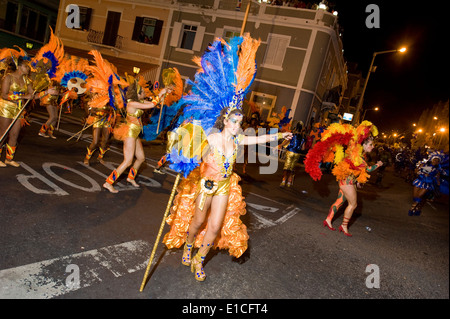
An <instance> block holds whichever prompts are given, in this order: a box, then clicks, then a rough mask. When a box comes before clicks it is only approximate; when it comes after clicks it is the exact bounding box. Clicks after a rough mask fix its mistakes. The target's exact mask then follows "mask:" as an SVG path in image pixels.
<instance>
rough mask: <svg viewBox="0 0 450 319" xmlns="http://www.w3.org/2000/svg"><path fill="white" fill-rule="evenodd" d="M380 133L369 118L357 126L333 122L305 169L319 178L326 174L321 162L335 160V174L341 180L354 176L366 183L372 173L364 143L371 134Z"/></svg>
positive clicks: (315, 178)
mask: <svg viewBox="0 0 450 319" xmlns="http://www.w3.org/2000/svg"><path fill="white" fill-rule="evenodd" d="M377 135H378V130H377V128H376V126H375V125H373V124H372V123H371V122H369V121H363V122H362V123H361V124H360V125H359V126H358V127H356V128H355V127H353V126H351V125H350V124H339V123H334V124H331V125H330V126H328V127H327V129H326V130H325V131H324V132H323V133H322V137H321V140H320V141H319V142H317V143H316V144H315V145H314V147H313V148H312V149H310V150H309V152H308V154H306V158H305V162H304V163H305V171H306V172H307V173H308V174H309V175H310V176H311V177H312V178H313V179H314V180H319V179H320V178H321V177H322V171H321V170H320V167H319V166H320V163H321V162H334V164H335V166H334V168H333V170H332V173H333V175H335V176H336V179H337V180H338V181H339V180H343V179H346V178H347V177H349V176H354V177H355V178H356V180H357V181H358V182H360V183H364V182H366V181H367V179H368V178H369V175H368V174H367V172H366V163H365V161H364V159H363V147H362V143H363V142H364V141H365V140H366V139H367V138H368V137H369V136H377Z"/></svg>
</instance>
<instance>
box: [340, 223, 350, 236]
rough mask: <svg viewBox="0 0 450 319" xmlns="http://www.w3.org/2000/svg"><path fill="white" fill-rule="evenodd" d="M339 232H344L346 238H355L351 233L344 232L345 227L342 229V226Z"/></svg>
mask: <svg viewBox="0 0 450 319" xmlns="http://www.w3.org/2000/svg"><path fill="white" fill-rule="evenodd" d="M339 232H343V233H344V235H345V236H348V237H352V236H353V235H352V234H350V233H349V232H346V231H345V230H344V227H342V225H341V226H339Z"/></svg>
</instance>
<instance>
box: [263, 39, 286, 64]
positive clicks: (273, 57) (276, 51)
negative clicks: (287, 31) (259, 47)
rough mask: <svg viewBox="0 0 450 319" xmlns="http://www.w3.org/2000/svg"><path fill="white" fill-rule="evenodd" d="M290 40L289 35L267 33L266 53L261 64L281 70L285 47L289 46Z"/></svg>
mask: <svg viewBox="0 0 450 319" xmlns="http://www.w3.org/2000/svg"><path fill="white" fill-rule="evenodd" d="M290 41H291V37H290V36H283V35H277V34H269V36H268V37H267V49H266V55H265V57H264V62H263V65H262V66H263V67H265V68H271V69H276V70H279V71H281V70H282V69H283V61H284V56H285V55H286V49H287V47H288V46H289V42H290Z"/></svg>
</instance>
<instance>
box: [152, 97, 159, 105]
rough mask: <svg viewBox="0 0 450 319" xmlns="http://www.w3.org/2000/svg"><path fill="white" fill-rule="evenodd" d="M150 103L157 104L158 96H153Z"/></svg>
mask: <svg viewBox="0 0 450 319" xmlns="http://www.w3.org/2000/svg"><path fill="white" fill-rule="evenodd" d="M152 103H153V104H158V103H159V96H158V95H157V96H155V97H154V98H153V99H152Z"/></svg>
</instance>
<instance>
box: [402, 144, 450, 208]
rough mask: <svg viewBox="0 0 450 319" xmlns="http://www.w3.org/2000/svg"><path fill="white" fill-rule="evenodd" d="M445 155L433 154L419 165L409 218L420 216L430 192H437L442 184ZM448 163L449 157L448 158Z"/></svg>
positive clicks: (436, 152) (437, 152) (414, 182)
mask: <svg viewBox="0 0 450 319" xmlns="http://www.w3.org/2000/svg"><path fill="white" fill-rule="evenodd" d="M444 158H445V154H444V153H441V152H439V151H435V152H432V153H431V154H430V155H429V156H428V158H427V159H425V160H423V161H421V162H419V163H417V168H416V170H415V172H416V174H417V178H416V179H415V180H414V181H413V183H412V185H413V186H414V188H413V204H412V206H411V208H410V209H409V211H408V216H419V215H420V213H421V211H422V208H423V206H424V205H425V200H426V195H427V193H429V192H433V193H434V192H437V190H438V189H439V188H440V184H441V174H442V173H443V169H442V166H441V164H442V162H444ZM447 161H448V156H447Z"/></svg>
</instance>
